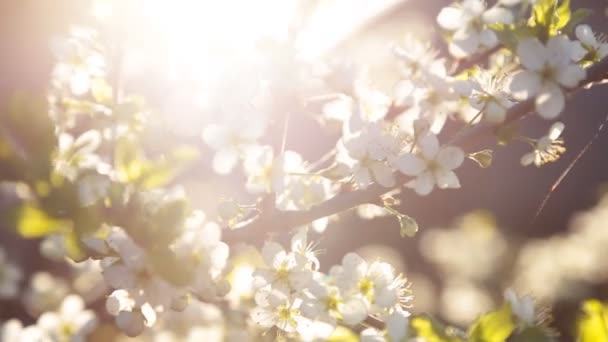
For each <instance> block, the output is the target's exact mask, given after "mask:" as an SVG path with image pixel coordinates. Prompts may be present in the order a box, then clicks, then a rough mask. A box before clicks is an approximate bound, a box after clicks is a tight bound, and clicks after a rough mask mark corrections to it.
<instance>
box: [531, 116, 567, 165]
mask: <svg viewBox="0 0 608 342" xmlns="http://www.w3.org/2000/svg"><path fill="white" fill-rule="evenodd" d="M564 127H565V126H564V124H563V123H561V122H555V123H554V124H553V125H551V128H550V129H549V133H547V135H545V136H543V137H541V138H540V139H538V140H537V141H536V143H535V144H534V150H533V151H532V152H529V153H526V154H525V155H524V156H523V157H522V158H521V165H523V166H528V165H530V164H532V163H534V165H536V167H540V166H542V165H544V164H546V163H550V162H554V161H556V160H558V159H559V157H560V156H561V155H562V154H563V153H564V152H565V151H566V148H565V147H564V146H563V143H564V142H563V140H561V139H560V138H559V136H560V135H561V134H562V131H563V130H564Z"/></svg>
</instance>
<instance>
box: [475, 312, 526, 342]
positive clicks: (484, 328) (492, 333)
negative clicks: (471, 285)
mask: <svg viewBox="0 0 608 342" xmlns="http://www.w3.org/2000/svg"><path fill="white" fill-rule="evenodd" d="M514 329H515V323H514V322H513V319H512V315H511V306H510V305H509V304H505V305H503V306H502V307H501V308H500V309H499V310H498V311H493V312H490V313H488V314H485V315H483V316H481V317H479V318H478V319H477V321H475V323H473V325H471V327H470V328H469V342H503V341H506V340H507V338H508V337H509V335H511V333H512V332H513V330H514Z"/></svg>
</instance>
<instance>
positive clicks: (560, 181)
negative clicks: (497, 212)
mask: <svg viewBox="0 0 608 342" xmlns="http://www.w3.org/2000/svg"><path fill="white" fill-rule="evenodd" d="M607 123H608V115H607V116H606V119H604V122H602V124H601V125H600V127H599V128H598V129H597V131H596V132H595V134H594V135H593V137H592V138H591V140H589V142H587V144H586V145H585V147H583V149H582V150H581V151H580V152H579V153H578V154H577V155H576V158H574V160H572V162H571V163H570V164H569V165H568V167H567V168H566V169H565V170H564V172H562V173H561V174H560V175H559V177H558V178H557V180H556V181H555V183H553V185H552V186H551V190H549V192H548V193H547V195H546V196H545V198H544V199H543V201H542V203H541V204H540V206H539V207H538V209H537V210H536V213H535V214H534V218H532V223H534V222H535V221H536V220H537V219H538V217H539V216H540V213H541V212H542V211H543V209H544V208H545V206H546V205H547V202H548V201H549V198H551V195H552V194H553V192H554V191H555V189H557V187H558V186H559V185H560V184H561V183H562V181H563V180H564V178H566V175H568V173H570V171H571V170H572V168H573V167H574V165H576V163H577V162H578V161H579V159H581V157H582V156H583V155H584V154H585V153H586V152H587V150H588V149H589V147H591V145H592V144H593V143H594V142H595V141H596V140H597V138H598V137H599V136H600V133H602V131H603V130H604V128H605V127H606V124H607Z"/></svg>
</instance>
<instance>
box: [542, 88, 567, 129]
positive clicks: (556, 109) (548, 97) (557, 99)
mask: <svg viewBox="0 0 608 342" xmlns="http://www.w3.org/2000/svg"><path fill="white" fill-rule="evenodd" d="M565 105H566V99H565V97H564V93H563V92H562V90H561V89H560V88H559V86H557V85H556V84H550V85H548V86H545V87H544V89H543V90H542V91H541V93H540V94H538V96H537V97H536V110H537V111H538V114H539V115H540V116H542V117H543V118H545V119H547V120H550V119H554V118H556V117H557V116H558V115H559V114H560V113H561V112H562V111H563V110H564V106H565Z"/></svg>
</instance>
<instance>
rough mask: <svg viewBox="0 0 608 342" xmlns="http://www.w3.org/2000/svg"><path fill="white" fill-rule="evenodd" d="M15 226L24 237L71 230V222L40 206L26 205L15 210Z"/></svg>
mask: <svg viewBox="0 0 608 342" xmlns="http://www.w3.org/2000/svg"><path fill="white" fill-rule="evenodd" d="M14 215H15V216H14V223H15V228H16V229H17V232H18V233H19V235H21V236H22V237H24V238H39V237H43V236H46V235H49V234H54V233H61V232H66V231H69V230H70V228H71V222H69V221H65V220H58V219H55V218H52V217H50V216H49V215H47V213H46V212H44V211H43V210H41V209H40V208H37V207H34V206H31V205H24V206H22V207H20V208H18V209H17V210H16V211H15V212H14Z"/></svg>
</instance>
